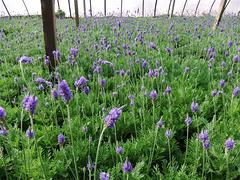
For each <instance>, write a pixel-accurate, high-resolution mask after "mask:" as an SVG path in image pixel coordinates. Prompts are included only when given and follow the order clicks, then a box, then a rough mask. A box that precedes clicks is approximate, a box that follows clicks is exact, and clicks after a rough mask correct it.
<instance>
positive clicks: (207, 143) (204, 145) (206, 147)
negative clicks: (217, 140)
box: [202, 140, 211, 150]
mask: <svg viewBox="0 0 240 180" xmlns="http://www.w3.org/2000/svg"><path fill="white" fill-rule="evenodd" d="M202 145H203V148H204V149H206V150H208V149H209V148H210V146H211V144H210V141H209V140H206V141H204V142H203V143H202Z"/></svg>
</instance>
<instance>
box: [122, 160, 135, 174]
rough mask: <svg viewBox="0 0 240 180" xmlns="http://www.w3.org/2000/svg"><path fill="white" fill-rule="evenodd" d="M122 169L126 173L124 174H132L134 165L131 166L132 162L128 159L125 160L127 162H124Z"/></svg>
mask: <svg viewBox="0 0 240 180" xmlns="http://www.w3.org/2000/svg"><path fill="white" fill-rule="evenodd" d="M122 169H123V172H124V173H130V172H132V170H133V167H132V164H131V162H130V161H128V159H127V158H126V160H125V162H124V164H123V167H122Z"/></svg>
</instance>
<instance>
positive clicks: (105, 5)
mask: <svg viewBox="0 0 240 180" xmlns="http://www.w3.org/2000/svg"><path fill="white" fill-rule="evenodd" d="M104 16H107V2H106V0H104Z"/></svg>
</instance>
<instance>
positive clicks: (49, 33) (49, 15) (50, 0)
mask: <svg viewBox="0 0 240 180" xmlns="http://www.w3.org/2000/svg"><path fill="white" fill-rule="evenodd" d="M41 9H42V22H43V33H44V42H45V51H46V56H48V57H49V60H50V64H49V71H50V72H53V71H54V70H55V67H56V62H55V60H54V56H53V51H54V50H56V27H55V8H54V0H41Z"/></svg>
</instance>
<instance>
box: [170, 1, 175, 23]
mask: <svg viewBox="0 0 240 180" xmlns="http://www.w3.org/2000/svg"><path fill="white" fill-rule="evenodd" d="M174 7H175V0H173V4H172V10H171V15H170V16H169V19H171V18H172V16H173V12H174Z"/></svg>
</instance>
